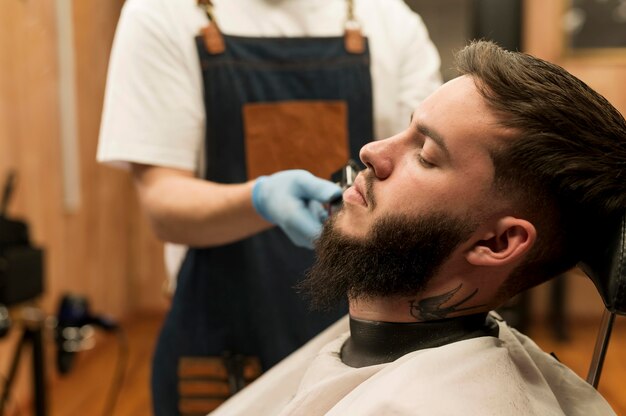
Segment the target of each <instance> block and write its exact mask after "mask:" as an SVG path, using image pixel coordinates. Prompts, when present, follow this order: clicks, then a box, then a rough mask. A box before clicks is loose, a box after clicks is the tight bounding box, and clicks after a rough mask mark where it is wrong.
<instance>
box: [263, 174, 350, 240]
mask: <svg viewBox="0 0 626 416" xmlns="http://www.w3.org/2000/svg"><path fill="white" fill-rule="evenodd" d="M340 195H341V188H340V187H339V186H337V185H336V184H334V183H332V182H330V181H327V180H324V179H320V178H318V177H315V176H313V175H312V174H311V173H309V172H307V171H305V170H285V171H282V172H278V173H275V174H273V175H270V176H261V177H260V178H258V179H257V181H256V183H255V184H254V188H253V189H252V205H253V206H254V209H255V210H256V211H257V212H258V213H259V215H261V216H262V217H263V218H264V219H266V220H267V221H269V222H271V223H272V224H276V225H278V226H279V227H280V228H282V230H283V231H284V232H285V234H287V236H288V237H289V238H290V239H291V241H293V243H294V244H295V245H297V246H300V247H308V248H313V240H315V238H317V236H318V235H319V234H320V232H321V230H322V223H323V222H324V221H325V220H326V218H327V217H328V213H327V212H326V210H325V209H324V207H323V205H322V203H323V202H328V201H329V200H331V199H334V198H337V197H339V196H340Z"/></svg>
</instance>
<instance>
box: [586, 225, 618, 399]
mask: <svg viewBox="0 0 626 416" xmlns="http://www.w3.org/2000/svg"><path fill="white" fill-rule="evenodd" d="M604 241H605V243H606V244H599V245H598V246H599V247H597V249H596V250H594V251H593V252H590V253H587V255H586V257H585V258H584V259H583V260H582V261H581V263H580V267H581V269H582V270H583V271H584V272H585V273H586V274H587V275H588V276H589V277H590V278H591V280H592V281H593V283H594V284H595V286H596V288H597V289H598V292H599V293H600V297H601V298H602V301H603V302H604V305H605V307H606V309H605V310H604V314H603V316H602V322H601V325H600V330H599V332H598V337H597V340H596V346H595V350H594V353H593V357H592V360H591V366H590V368H589V373H588V375H587V382H588V383H589V384H591V385H592V386H593V387H594V388H597V387H598V382H599V381H600V374H601V372H602V365H603V364H604V357H605V355H606V350H607V347H608V344H609V340H610V337H611V330H612V328H613V321H614V320H615V315H616V314H619V315H626V215H624V216H623V217H621V218H619V220H618V221H616V222H615V224H612V226H611V227H610V228H608V229H607V233H606V238H605V239H604Z"/></svg>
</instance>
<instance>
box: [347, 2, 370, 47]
mask: <svg viewBox="0 0 626 416" xmlns="http://www.w3.org/2000/svg"><path fill="white" fill-rule="evenodd" d="M346 7H347V9H348V11H347V13H346V15H347V18H346V24H345V25H344V45H345V48H346V51H347V52H348V53H353V54H362V53H363V52H365V38H364V37H363V32H362V31H361V24H360V23H359V21H358V20H357V18H356V16H355V15H354V0H346Z"/></svg>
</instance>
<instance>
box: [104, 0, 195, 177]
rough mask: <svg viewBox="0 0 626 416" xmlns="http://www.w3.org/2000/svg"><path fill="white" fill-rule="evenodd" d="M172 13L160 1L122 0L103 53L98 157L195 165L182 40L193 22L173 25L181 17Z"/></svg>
mask: <svg viewBox="0 0 626 416" xmlns="http://www.w3.org/2000/svg"><path fill="white" fill-rule="evenodd" d="M159 4H160V5H159ZM181 7H183V6H181ZM176 17H177V16H172V13H171V11H168V10H165V7H164V6H163V3H162V2H158V1H143V0H128V1H127V2H126V4H125V6H124V9H123V11H122V15H121V17H120V21H119V23H118V26H117V30H116V34H115V40H114V43H113V49H112V53H111V57H110V63H109V71H108V78H107V86H106V92H105V102H104V110H103V115H102V124H101V128H100V139H99V144H98V154H97V159H98V161H100V162H107V163H111V164H117V165H122V166H123V165H127V164H128V163H127V162H136V163H144V164H150V165H158V166H165V167H172V168H179V169H185V170H190V171H197V170H198V160H199V152H200V151H201V149H202V143H203V136H204V107H203V102H202V85H201V76H200V67H199V64H198V57H197V55H194V54H191V53H189V52H190V50H191V49H193V45H192V44H190V43H186V42H191V43H193V42H194V40H193V35H189V33H193V30H189V29H188V30H181V28H180V25H181V24H185V22H177V21H176ZM188 35H189V36H188Z"/></svg>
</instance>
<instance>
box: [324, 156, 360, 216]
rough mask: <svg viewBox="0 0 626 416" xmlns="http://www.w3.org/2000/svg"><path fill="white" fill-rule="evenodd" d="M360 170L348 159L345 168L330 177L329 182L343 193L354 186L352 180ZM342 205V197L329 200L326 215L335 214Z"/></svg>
mask: <svg viewBox="0 0 626 416" xmlns="http://www.w3.org/2000/svg"><path fill="white" fill-rule="evenodd" d="M360 170H361V168H360V167H359V165H358V164H357V163H356V162H355V161H354V160H352V159H350V160H348V163H346V164H345V166H343V167H342V168H341V169H339V170H338V171H336V172H335V173H333V174H332V175H331V177H330V180H331V181H333V182H335V183H336V184H337V185H339V186H340V187H341V190H342V191H345V190H346V189H348V188H349V187H351V186H352V185H353V184H354V179H355V178H356V175H357V174H358V173H359V171H360ZM342 205H343V197H342V195H339V197H337V198H335V199H333V200H331V201H330V202H329V203H328V215H333V214H336V213H337V211H339V210H340V209H341V206H342Z"/></svg>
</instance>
